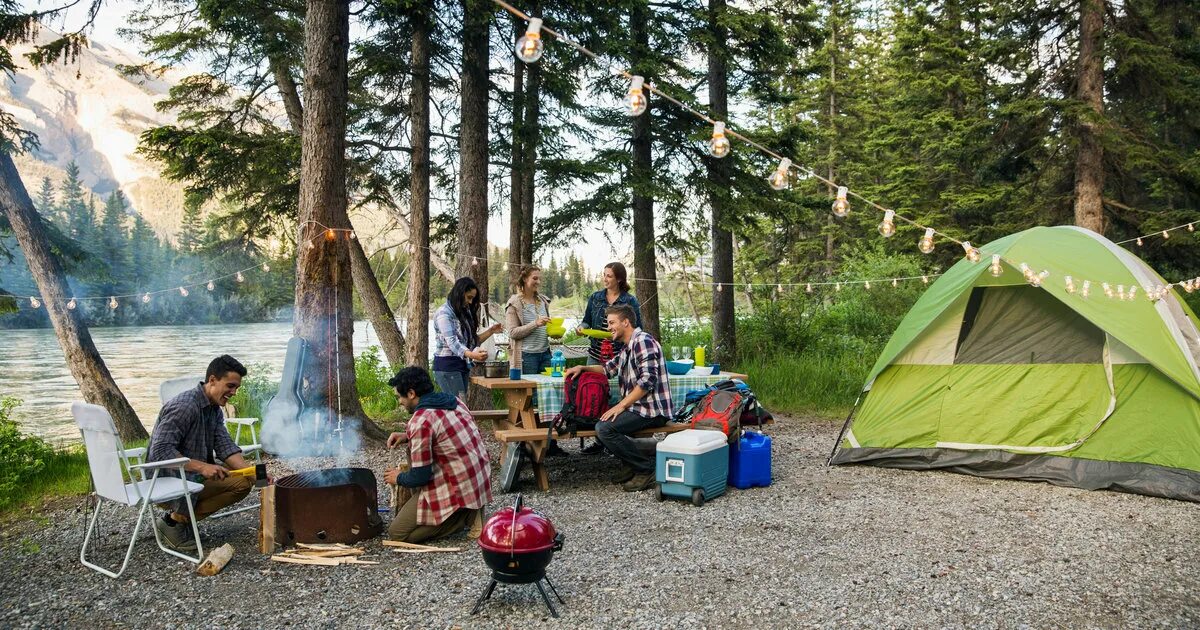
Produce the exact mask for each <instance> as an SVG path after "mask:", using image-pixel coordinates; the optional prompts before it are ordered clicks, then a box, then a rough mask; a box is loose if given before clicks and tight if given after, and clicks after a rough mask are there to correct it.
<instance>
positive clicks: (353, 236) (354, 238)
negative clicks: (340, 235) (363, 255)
mask: <svg viewBox="0 0 1200 630" xmlns="http://www.w3.org/2000/svg"><path fill="white" fill-rule="evenodd" d="M350 240H352V241H357V240H358V232H355V231H354V230H350Z"/></svg>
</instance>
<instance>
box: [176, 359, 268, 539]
mask: <svg viewBox="0 0 1200 630" xmlns="http://www.w3.org/2000/svg"><path fill="white" fill-rule="evenodd" d="M202 381H204V377H203V376H180V377H178V378H173V379H169V380H166V381H163V382H162V384H161V385H159V386H158V401H159V403H160V404H163V405H165V404H167V401H168V400H171V399H172V398H174V397H176V396H178V395H179V394H182V393H183V392H185V391H187V390H189V389H191V388H193V387H195V386H196V385H198V384H200V383H201V382H202ZM222 413H224V410H222ZM225 422H226V423H228V424H232V425H234V426H236V427H237V430H236V431H235V432H234V434H233V443H234V444H237V445H238V446H239V447H241V449H242V455H243V456H245V457H248V458H252V459H253V460H254V462H255V463H258V462H261V461H262V459H261V458H260V456H259V454H260V453H261V452H262V444H259V443H258V431H257V430H256V429H255V428H254V425H255V424H257V423H258V418H225ZM243 428H247V429H249V430H250V442H251V443H250V444H245V445H243V444H242V442H241V440H242V429H243ZM256 507H258V504H257V503H254V504H250V505H243V506H242V507H238V508H226V509H224V510H221V511H220V512H217V513H216V514H213V515H212V516H209V518H223V517H226V516H232V515H234V514H237V513H238V512H245V511H247V510H253V509H254V508H256Z"/></svg>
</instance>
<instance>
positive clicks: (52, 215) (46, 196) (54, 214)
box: [34, 177, 67, 230]
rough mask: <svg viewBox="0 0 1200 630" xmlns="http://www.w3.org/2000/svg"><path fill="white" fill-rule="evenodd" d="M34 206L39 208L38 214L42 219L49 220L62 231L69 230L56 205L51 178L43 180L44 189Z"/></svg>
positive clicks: (39, 192) (40, 191)
mask: <svg viewBox="0 0 1200 630" xmlns="http://www.w3.org/2000/svg"><path fill="white" fill-rule="evenodd" d="M34 206H35V207H36V208H37V211H38V213H39V214H41V215H42V218H44V219H49V220H50V222H51V223H53V224H54V225H55V227H57V228H58V229H60V230H66V229H67V223H66V221H64V220H63V219H64V217H63V216H62V215H61V214H60V212H59V208H58V206H57V204H56V200H55V195H54V184H53V183H51V181H50V178H49V177H43V178H42V188H41V190H39V191H38V196H37V201H35V202H34Z"/></svg>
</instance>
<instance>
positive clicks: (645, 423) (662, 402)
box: [566, 304, 675, 492]
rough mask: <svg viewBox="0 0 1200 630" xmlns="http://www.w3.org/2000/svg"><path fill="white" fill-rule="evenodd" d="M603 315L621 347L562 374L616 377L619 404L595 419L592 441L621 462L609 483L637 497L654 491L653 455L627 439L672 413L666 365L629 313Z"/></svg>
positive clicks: (619, 308) (612, 310)
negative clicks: (600, 360) (612, 354)
mask: <svg viewBox="0 0 1200 630" xmlns="http://www.w3.org/2000/svg"><path fill="white" fill-rule="evenodd" d="M605 315H606V316H607V319H608V330H609V331H610V332H612V334H613V339H614V340H616V341H620V342H621V343H623V344H625V346H624V347H623V348H621V351H620V352H618V353H617V356H615V357H613V358H612V359H610V360H609V361H608V363H606V364H604V365H602V366H601V365H580V366H576V367H573V368H571V369H569V370H567V372H566V374H567V376H574V375H576V374H579V373H580V372H599V373H602V374H604V375H606V376H608V378H613V377H614V376H615V377H616V378H617V381H618V382H619V383H620V385H621V396H622V398H621V401H620V402H618V403H617V404H616V405H614V406H613V407H612V408H610V409H609V410H608V411H606V412H605V413H604V415H602V416H600V422H597V423H596V438H597V439H599V440H600V443H601V444H603V445H604V447H605V448H607V449H608V450H609V451H610V452H611V453H612V454H613V455H616V456H617V458H618V459H620V460H621V464H622V466H621V470H620V471H618V473H617V474H616V476H614V477H613V483H620V484H623V485H622V486H621V487H622V488H623V489H624V490H625V491H626V492H640V491H642V490H648V489H650V488H653V487H654V464H655V462H654V455H650V454H647V453H645V452H643V451H642V450H641V449H640V448H638V446H637V442H635V441H634V440H633V438H631V437H629V436H630V435H631V434H633V433H636V432H638V431H640V430H642V429H649V428H651V427H661V426H663V425H664V424H666V423H668V422H670V421H671V417H672V416H673V415H674V413H675V412H674V410H673V409H672V406H671V386H670V385H669V384H668V383H667V364H666V361H664V360H663V353H662V346H661V345H659V343H658V341H656V340H655V339H654V337H652V336H650V334H649V333H646V332H644V331H642V329H641V328H635V327H634V325H633V322H634V321H635V320H634V318H635V315H634V312H633V309H632V308H630V307H629V306H628V305H626V304H617V305H615V306H611V307H609V309H608V310H607V311H606V312H605Z"/></svg>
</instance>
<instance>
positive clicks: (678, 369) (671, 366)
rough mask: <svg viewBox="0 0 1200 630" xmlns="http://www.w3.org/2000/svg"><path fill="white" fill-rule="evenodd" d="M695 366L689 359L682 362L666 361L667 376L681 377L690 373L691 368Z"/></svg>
mask: <svg viewBox="0 0 1200 630" xmlns="http://www.w3.org/2000/svg"><path fill="white" fill-rule="evenodd" d="M693 365H695V364H694V363H693V362H692V360H691V359H685V360H683V361H667V374H670V375H672V376H683V375H684V374H687V373H688V372H691V371H692V366H693Z"/></svg>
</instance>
